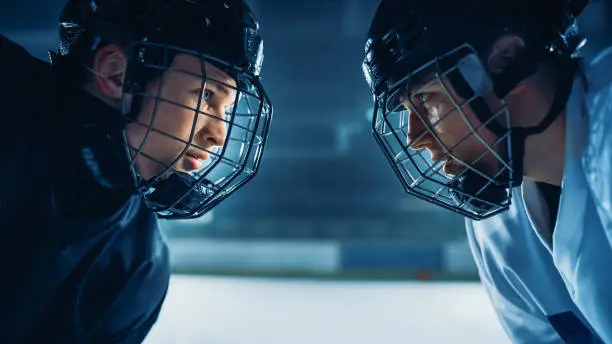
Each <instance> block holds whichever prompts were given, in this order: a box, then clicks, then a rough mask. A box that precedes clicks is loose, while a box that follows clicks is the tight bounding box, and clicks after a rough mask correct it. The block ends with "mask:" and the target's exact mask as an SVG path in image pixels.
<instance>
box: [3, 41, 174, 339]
mask: <svg viewBox="0 0 612 344" xmlns="http://www.w3.org/2000/svg"><path fill="white" fill-rule="evenodd" d="M123 129H124V121H123V119H122V115H121V114H120V113H119V112H118V111H116V110H115V109H113V108H111V107H109V106H107V105H106V104H104V103H102V102H101V101H99V100H97V99H96V98H95V97H93V96H91V95H89V94H88V93H86V92H84V91H82V90H80V89H79V88H78V87H70V86H69V82H68V81H67V80H65V79H64V77H63V74H62V73H61V72H59V71H58V69H57V68H54V67H52V66H51V65H50V64H48V63H46V62H43V61H40V60H38V59H35V58H33V57H32V56H30V55H29V54H28V53H27V52H26V51H25V50H24V49H22V48H21V47H19V46H18V45H16V44H14V43H13V42H11V41H9V40H8V39H6V38H5V37H3V36H1V35H0V183H1V186H0V231H1V233H2V239H1V240H0V258H1V259H0V276H1V277H0V278H1V281H0V343H3V344H10V343H37V344H39V343H140V342H142V341H143V339H144V337H145V336H146V335H147V333H148V332H149V330H150V329H151V327H152V325H153V324H154V323H155V321H156V320H157V317H158V315H159V312H160V309H161V305H162V302H163V300H164V298H165V295H166V291H167V289H168V282H169V277H170V268H169V258H168V249H167V246H166V243H165V241H164V238H163V237H162V235H161V233H160V231H159V228H158V223H157V219H156V216H155V214H154V213H153V212H151V211H150V210H149V209H148V208H147V207H146V206H145V204H144V201H143V199H142V197H141V196H140V195H139V193H138V191H137V189H136V187H135V186H134V183H133V178H132V175H131V172H130V169H129V163H130V162H129V159H127V153H126V150H125V148H124V147H125V145H124V144H123V142H124V136H123Z"/></svg>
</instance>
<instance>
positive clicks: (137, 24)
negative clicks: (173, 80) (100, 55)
mask: <svg viewBox="0 0 612 344" xmlns="http://www.w3.org/2000/svg"><path fill="white" fill-rule="evenodd" d="M60 39H61V45H60V48H59V51H58V52H57V54H52V55H53V56H52V57H53V58H52V60H54V61H55V63H56V64H61V65H63V66H74V65H77V64H79V63H82V59H83V57H84V56H87V55H88V54H91V53H92V52H94V51H95V50H96V49H97V48H98V47H99V46H100V45H101V44H103V43H105V42H122V43H124V45H126V46H127V47H126V55H127V56H128V66H127V71H126V77H125V80H124V84H123V89H124V97H127V96H129V97H131V102H129V103H130V104H129V106H128V108H129V109H126V110H125V111H126V112H127V113H126V116H125V117H126V119H127V120H128V121H129V122H130V123H137V124H139V125H142V126H145V127H146V128H147V136H146V138H145V140H144V141H143V142H142V143H140V144H139V145H138V146H134V145H130V144H129V143H127V139H126V145H127V150H128V151H129V156H130V159H131V160H130V161H131V169H132V172H133V175H134V178H135V180H136V183H137V186H138V188H139V189H140V191H141V193H142V195H143V196H144V199H145V201H146V203H147V204H148V205H149V207H150V208H151V209H152V210H153V211H155V212H156V213H157V214H158V216H159V217H161V218H195V217H199V216H201V215H203V214H204V213H206V212H207V211H208V210H210V209H212V208H213V207H214V206H216V205H217V204H218V203H219V202H221V201H222V200H223V199H225V198H226V197H227V196H229V195H230V194H231V193H233V192H234V191H236V190H237V189H238V188H240V187H241V186H242V185H244V184H245V183H246V182H248V181H249V180H251V178H253V177H254V175H255V173H256V172H257V170H258V168H259V164H260V161H261V157H262V152H263V150H264V145H265V142H266V138H267V134H268V128H269V125H270V121H271V118H272V104H271V102H270V100H269V98H268V96H267V95H266V93H265V91H264V88H263V85H262V83H261V80H260V72H261V68H262V63H263V40H262V38H261V36H260V34H259V24H258V21H257V19H256V17H255V15H254V13H253V12H252V11H251V9H250V8H249V7H248V6H247V4H246V3H245V2H244V1H243V0H70V1H69V2H68V3H67V4H66V6H65V7H64V9H63V11H62V13H61V15H60ZM178 54H190V55H194V56H196V57H198V58H199V59H200V60H201V61H202V75H198V76H199V77H202V76H203V77H202V92H205V91H204V86H205V84H207V83H217V84H219V85H220V86H221V87H224V88H226V89H232V90H233V91H235V94H236V96H235V102H234V103H233V107H232V108H231V109H228V110H227V112H226V116H225V118H218V117H217V116H212V115H210V114H207V113H205V112H203V111H201V108H200V105H201V102H204V101H206V99H203V98H205V97H203V96H202V97H201V98H200V100H199V101H198V105H197V106H195V107H188V109H189V110H193V114H194V124H193V129H192V132H191V135H190V137H189V139H188V140H185V139H182V138H179V137H175V136H172V135H171V134H170V133H163V132H161V131H160V130H159V128H155V127H154V124H153V121H154V118H155V115H153V119H151V122H150V123H140V122H139V121H138V114H139V111H140V109H141V107H142V103H143V99H144V98H146V97H149V98H151V96H150V95H147V94H146V85H147V82H148V81H150V80H152V79H153V78H154V77H157V76H160V75H161V74H163V73H164V71H165V70H167V69H168V68H169V67H170V65H171V63H172V61H173V58H174V56H176V55H178ZM204 63H209V64H210V65H213V66H215V67H217V68H219V69H220V70H222V71H223V72H225V73H227V75H229V76H230V77H231V78H233V79H234V80H235V82H236V86H232V85H229V84H226V83H223V82H221V81H219V80H214V79H212V78H209V77H207V76H206V68H205V66H204ZM81 70H82V69H81ZM160 94H161V93H160ZM154 99H155V101H156V102H158V103H161V102H168V100H167V99H163V98H162V97H160V96H159V94H158V96H157V97H156V98H154ZM176 105H177V106H182V107H183V108H185V106H184V105H181V104H176ZM156 109H157V107H156ZM199 116H207V117H208V118H212V117H215V118H214V120H219V121H223V122H224V123H225V127H226V130H227V134H226V138H225V140H224V144H223V146H222V147H217V148H218V149H216V148H215V149H207V148H204V147H200V146H198V145H197V144H196V143H195V142H194V135H195V126H196V121H197V118H198V117H199ZM151 132H157V133H159V134H162V135H165V136H168V137H172V138H173V139H175V140H178V141H180V142H181V143H182V144H183V145H184V149H183V150H182V152H180V154H178V156H176V158H175V159H174V161H172V162H162V161H157V163H159V164H160V165H163V171H161V172H160V173H158V174H157V175H156V176H155V177H154V178H148V179H145V178H143V177H142V176H141V174H140V173H139V171H138V170H137V169H136V167H135V162H136V159H137V158H138V157H145V158H147V159H151V160H153V159H154V158H153V157H151V156H147V155H146V154H145V153H144V151H143V146H145V143H146V140H147V138H148V137H149V133H151ZM194 149H196V150H200V151H202V152H203V153H205V155H206V156H209V159H208V160H206V162H205V163H203V164H202V165H201V167H200V168H198V169H197V170H194V171H189V172H188V173H187V172H184V171H182V172H180V171H177V170H176V169H175V167H176V166H177V163H178V162H179V160H181V159H183V158H184V157H185V156H186V154H189V152H190V151H193V150H194Z"/></svg>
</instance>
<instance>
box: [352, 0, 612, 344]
mask: <svg viewBox="0 0 612 344" xmlns="http://www.w3.org/2000/svg"><path fill="white" fill-rule="evenodd" d="M587 5H588V0H569V1H561V0H535V1H534V0H530V1H527V0H516V1H490V0H431V1H412V0H382V2H381V3H380V5H379V7H378V9H377V11H376V14H375V15H374V19H373V21H372V23H371V27H370V31H369V33H368V39H367V43H366V52H365V53H366V56H365V59H364V62H363V69H364V72H365V76H366V79H367V82H368V84H369V86H370V87H371V90H372V93H373V96H374V102H375V112H374V116H373V122H372V129H373V132H374V135H375V138H376V140H377V142H378V143H379V144H380V146H381V148H382V150H383V151H384V153H385V156H386V157H387V159H388V161H389V163H390V165H391V166H392V167H393V169H394V170H395V172H396V174H397V175H398V177H399V179H400V180H401V182H402V185H403V187H404V189H405V190H406V191H407V192H408V193H410V194H412V195H414V196H417V197H419V198H421V199H423V200H425V201H428V202H431V203H434V204H436V205H439V206H441V207H443V208H446V209H450V210H452V211H454V212H456V213H459V214H461V215H463V216H465V217H466V227H467V234H468V241H469V244H470V248H471V250H472V254H473V256H474V258H475V261H476V266H477V268H478V271H479V275H480V278H481V279H482V281H483V284H484V286H485V287H486V289H487V292H488V295H489V297H490V299H491V301H492V304H493V306H494V308H495V310H496V312H497V314H498V316H499V319H500V320H501V322H502V325H503V327H504V329H505V330H506V332H507V333H508V335H509V336H510V338H511V339H512V341H513V342H515V343H561V342H563V343H601V342H605V343H610V342H612V315H611V314H612V313H610V309H612V292H610V288H608V287H607V286H609V285H610V284H611V283H612V277H611V275H610V274H609V273H607V272H606V271H607V270H608V268H609V263H610V261H612V206H611V204H612V188H611V187H610V186H611V185H612V182H611V181H610V176H612V135H610V128H612V119H611V118H612V116H611V113H610V112H611V111H612V110H611V109H612V103H611V102H612V77H611V74H610V70H611V68H612V50H610V49H607V50H605V51H604V52H603V53H601V54H600V55H599V56H598V57H597V58H595V59H594V60H593V61H592V62H589V63H587V62H586V61H584V60H583V59H581V58H580V48H581V47H582V46H583V45H584V44H585V43H586V40H585V38H584V37H583V36H581V35H580V33H579V31H578V28H577V26H576V24H575V20H576V17H577V16H578V15H579V14H580V13H581V12H582V11H583V9H584V8H585V7H586V6H587Z"/></svg>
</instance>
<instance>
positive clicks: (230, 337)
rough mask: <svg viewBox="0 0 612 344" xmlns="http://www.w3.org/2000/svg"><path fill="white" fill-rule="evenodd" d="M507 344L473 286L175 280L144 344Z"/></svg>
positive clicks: (480, 292)
mask: <svg viewBox="0 0 612 344" xmlns="http://www.w3.org/2000/svg"><path fill="white" fill-rule="evenodd" d="M191 343H207V344H341V343H342V344H379V343H381V344H387V343H390V344H396V343H398V344H399V343H401V344H404V343H469V344H498V343H499V344H504V343H509V340H508V339H507V338H506V336H505V334H504V333H503V330H502V328H501V326H500V325H499V324H498V322H497V319H496V317H495V314H494V313H493V310H492V308H491V306H490V305H489V303H488V299H487V296H486V293H485V291H484V289H483V288H482V287H481V286H480V285H479V284H478V283H470V282H466V283H455V282H452V283H431V282H407V281H381V282H362V281H325V280H320V281H318V280H299V279H263V278H261V279H259V278H232V277H195V276H193V277H192V276H173V277H172V280H171V282H170V290H169V292H168V297H167V299H166V303H165V305H164V309H163V310H162V313H161V315H160V319H159V321H158V323H157V324H156V325H155V327H154V328H153V329H152V331H151V333H150V334H149V337H148V338H147V340H146V341H145V344H191Z"/></svg>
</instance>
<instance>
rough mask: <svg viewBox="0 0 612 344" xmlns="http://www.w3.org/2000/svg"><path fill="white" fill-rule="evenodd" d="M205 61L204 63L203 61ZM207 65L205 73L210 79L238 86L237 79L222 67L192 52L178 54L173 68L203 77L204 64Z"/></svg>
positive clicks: (173, 62)
mask: <svg viewBox="0 0 612 344" xmlns="http://www.w3.org/2000/svg"><path fill="white" fill-rule="evenodd" d="M202 62H204V63H202ZM203 65H204V66H205V68H206V70H205V75H206V77H207V78H208V79H213V80H217V81H219V82H222V83H225V84H228V85H230V86H236V81H235V80H234V79H233V78H232V77H230V76H229V75H227V73H225V72H224V71H222V70H221V69H219V68H217V67H215V66H214V65H212V64H211V63H208V62H206V61H203V60H201V59H200V58H199V57H197V56H195V55H191V54H178V55H176V57H175V58H174V60H173V61H172V68H173V69H175V70H177V71H184V72H187V73H189V74H192V75H194V76H200V77H202V76H203V75H202V66H203Z"/></svg>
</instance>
